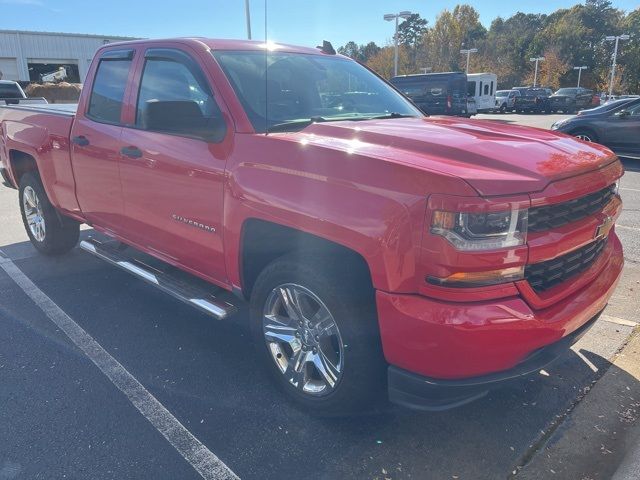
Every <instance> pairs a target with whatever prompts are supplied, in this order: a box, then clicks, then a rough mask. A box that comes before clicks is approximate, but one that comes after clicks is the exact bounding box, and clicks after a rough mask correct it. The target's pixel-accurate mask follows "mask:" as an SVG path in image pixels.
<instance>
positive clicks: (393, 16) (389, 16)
mask: <svg viewBox="0 0 640 480" xmlns="http://www.w3.org/2000/svg"><path fill="white" fill-rule="evenodd" d="M410 16H411V12H410V11H408V10H403V11H402V12H400V13H387V14H386V15H385V16H384V17H382V18H384V19H385V20H386V21H387V22H392V21H394V20H395V21H396V31H395V33H394V35H393V43H394V47H395V54H394V57H393V76H394V77H395V76H396V75H398V19H399V18H403V19H407V18H409V17H410Z"/></svg>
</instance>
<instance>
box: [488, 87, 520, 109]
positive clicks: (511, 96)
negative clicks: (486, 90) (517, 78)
mask: <svg viewBox="0 0 640 480" xmlns="http://www.w3.org/2000/svg"><path fill="white" fill-rule="evenodd" d="M519 96H520V91H519V90H498V91H497V92H496V101H495V105H494V108H493V111H494V112H495V111H498V112H500V113H505V112H513V110H515V108H516V98H518V97H519Z"/></svg>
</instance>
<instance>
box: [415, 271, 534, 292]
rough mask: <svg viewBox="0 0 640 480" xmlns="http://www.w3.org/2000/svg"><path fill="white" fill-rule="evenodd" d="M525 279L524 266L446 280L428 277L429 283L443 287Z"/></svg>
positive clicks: (466, 274)
mask: <svg viewBox="0 0 640 480" xmlns="http://www.w3.org/2000/svg"><path fill="white" fill-rule="evenodd" d="M523 278H524V266H520V267H509V268H503V269H502V270H489V271H486V272H458V273H454V274H453V275H449V276H448V277H446V278H437V277H431V276H429V277H427V282H428V283H431V284H432V285H439V286H442V287H482V286H486V285H497V284H500V283H507V282H515V281H517V280H522V279H523Z"/></svg>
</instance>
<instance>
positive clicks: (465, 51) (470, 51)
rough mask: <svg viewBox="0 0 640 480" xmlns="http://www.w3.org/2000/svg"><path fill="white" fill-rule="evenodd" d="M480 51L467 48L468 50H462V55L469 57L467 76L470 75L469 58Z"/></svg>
mask: <svg viewBox="0 0 640 480" xmlns="http://www.w3.org/2000/svg"><path fill="white" fill-rule="evenodd" d="M477 52H478V49H477V48H467V49H464V48H463V49H462V50H460V53H461V54H463V55H466V56H467V69H466V70H465V71H466V72H467V74H468V73H469V57H470V56H471V54H472V53H477Z"/></svg>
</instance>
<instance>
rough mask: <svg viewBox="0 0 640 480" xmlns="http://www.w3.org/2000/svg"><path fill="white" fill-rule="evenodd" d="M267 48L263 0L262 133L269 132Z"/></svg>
mask: <svg viewBox="0 0 640 480" xmlns="http://www.w3.org/2000/svg"><path fill="white" fill-rule="evenodd" d="M268 55H269V48H268V46H267V0H264V134H265V136H266V135H268V134H269V98H268V96H269V82H268V80H267V75H268V72H269V61H268V58H267V56H268Z"/></svg>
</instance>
